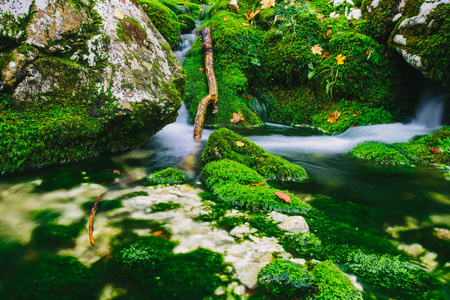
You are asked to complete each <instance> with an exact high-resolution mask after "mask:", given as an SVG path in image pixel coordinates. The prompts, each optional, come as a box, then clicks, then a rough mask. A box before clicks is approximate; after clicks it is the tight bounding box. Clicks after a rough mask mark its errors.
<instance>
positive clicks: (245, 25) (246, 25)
mask: <svg viewBox="0 0 450 300" xmlns="http://www.w3.org/2000/svg"><path fill="white" fill-rule="evenodd" d="M242 25H244V27H248V26H250V24H248V23H242Z"/></svg>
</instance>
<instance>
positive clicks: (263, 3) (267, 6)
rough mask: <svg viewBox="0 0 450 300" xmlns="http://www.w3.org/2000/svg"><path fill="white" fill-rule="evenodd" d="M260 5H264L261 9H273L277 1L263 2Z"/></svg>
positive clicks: (263, 0)
mask: <svg viewBox="0 0 450 300" xmlns="http://www.w3.org/2000/svg"><path fill="white" fill-rule="evenodd" d="M259 3H261V4H262V6H261V9H266V8H271V7H274V6H275V0H262V1H261V2H259Z"/></svg>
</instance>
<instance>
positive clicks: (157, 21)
mask: <svg viewBox="0 0 450 300" xmlns="http://www.w3.org/2000/svg"><path fill="white" fill-rule="evenodd" d="M137 2H138V3H139V4H140V5H141V6H142V8H143V9H144V11H145V13H146V14H147V15H148V17H149V18H150V20H152V23H153V25H155V27H156V28H157V29H158V31H159V32H160V33H161V35H162V36H163V37H164V38H165V39H166V41H167V42H168V43H169V44H170V45H171V47H172V48H176V46H177V43H178V38H179V35H180V23H179V21H178V18H177V15H176V14H175V13H174V12H173V11H171V10H170V9H169V8H168V7H167V6H165V5H164V4H162V3H161V2H159V1H158V0H138V1H137Z"/></svg>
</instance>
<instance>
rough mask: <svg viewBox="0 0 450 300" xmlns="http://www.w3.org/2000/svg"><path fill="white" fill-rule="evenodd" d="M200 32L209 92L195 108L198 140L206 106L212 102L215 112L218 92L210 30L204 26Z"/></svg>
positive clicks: (195, 134)
mask: <svg viewBox="0 0 450 300" xmlns="http://www.w3.org/2000/svg"><path fill="white" fill-rule="evenodd" d="M201 33H202V40H203V44H202V49H203V50H204V51H205V73H206V80H207V81H208V88H209V94H208V95H207V96H206V97H205V98H203V99H202V101H200V103H199V105H198V109H197V116H196V117H195V125H194V139H195V140H196V141H197V142H198V141H200V139H201V138H202V131H203V123H204V122H205V114H206V108H207V107H208V105H209V104H210V103H213V105H214V110H213V113H214V114H215V113H217V110H218V109H217V102H218V100H219V98H218V92H217V82H216V76H215V75H214V66H213V46H212V39H211V31H210V29H209V27H204V28H202V30H201Z"/></svg>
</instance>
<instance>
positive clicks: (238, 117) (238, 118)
mask: <svg viewBox="0 0 450 300" xmlns="http://www.w3.org/2000/svg"><path fill="white" fill-rule="evenodd" d="M243 120H244V117H243V116H242V114H241V112H238V113H233V118H231V120H230V122H231V123H234V124H236V123H238V122H240V121H243Z"/></svg>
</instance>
